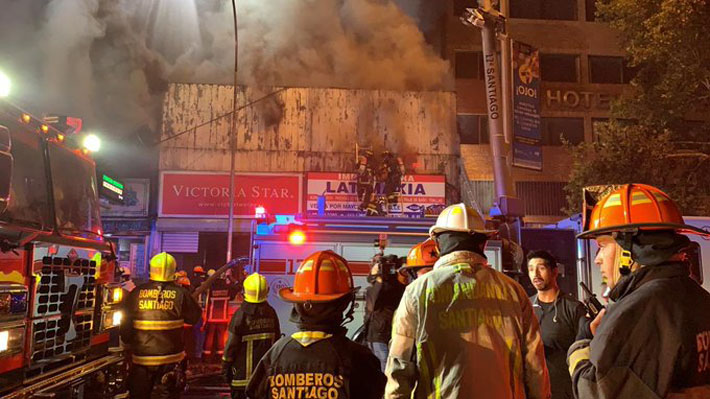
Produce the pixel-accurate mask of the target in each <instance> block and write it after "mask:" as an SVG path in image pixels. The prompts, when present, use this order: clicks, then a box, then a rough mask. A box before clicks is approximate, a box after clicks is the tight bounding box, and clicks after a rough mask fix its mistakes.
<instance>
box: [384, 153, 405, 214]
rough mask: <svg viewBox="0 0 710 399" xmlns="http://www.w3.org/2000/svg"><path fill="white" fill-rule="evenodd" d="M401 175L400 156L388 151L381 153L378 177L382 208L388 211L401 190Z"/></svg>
mask: <svg viewBox="0 0 710 399" xmlns="http://www.w3.org/2000/svg"><path fill="white" fill-rule="evenodd" d="M402 176H404V162H403V161H402V158H400V157H398V156H396V155H394V154H393V153H391V152H389V151H385V152H383V153H382V164H381V165H380V173H379V178H380V181H381V182H382V183H384V187H383V193H382V194H383V196H382V198H383V199H384V210H385V212H389V211H390V209H391V207H392V205H394V204H397V203H398V202H399V196H400V193H401V191H402Z"/></svg>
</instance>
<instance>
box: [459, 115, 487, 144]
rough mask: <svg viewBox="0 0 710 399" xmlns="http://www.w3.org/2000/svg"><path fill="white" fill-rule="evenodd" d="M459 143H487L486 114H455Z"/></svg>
mask: <svg viewBox="0 0 710 399" xmlns="http://www.w3.org/2000/svg"><path fill="white" fill-rule="evenodd" d="M456 122H457V123H456V124H457V126H458V131H459V137H460V139H461V144H488V115H465V114H461V115H457V116H456Z"/></svg>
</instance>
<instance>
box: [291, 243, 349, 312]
mask: <svg viewBox="0 0 710 399" xmlns="http://www.w3.org/2000/svg"><path fill="white" fill-rule="evenodd" d="M353 291H354V287H353V275H352V273H351V272H350V268H349V267H348V262H347V261H346V260H345V259H344V258H343V257H341V256H340V255H338V254H336V253H335V252H333V251H330V250H328V251H318V252H316V253H314V254H312V255H311V256H309V257H307V258H306V259H304V260H303V263H301V266H299V267H298V271H297V272H296V276H295V277H294V280H293V287H287V288H282V289H281V290H280V291H279V296H280V297H281V299H283V300H284V301H286V302H330V301H334V300H336V299H339V298H342V297H344V296H345V295H348V294H350V293H352V292H353Z"/></svg>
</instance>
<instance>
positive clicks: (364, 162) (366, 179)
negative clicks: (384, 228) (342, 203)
mask: <svg viewBox="0 0 710 399" xmlns="http://www.w3.org/2000/svg"><path fill="white" fill-rule="evenodd" d="M372 156H373V153H372V150H362V151H360V154H359V156H358V161H357V164H356V165H355V170H356V174H357V196H358V200H360V210H361V211H367V215H368V216H374V215H375V214H374V213H373V210H375V209H376V208H375V204H374V202H373V192H374V187H375V172H374V171H373V170H372Z"/></svg>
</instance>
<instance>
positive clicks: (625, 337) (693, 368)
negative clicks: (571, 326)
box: [568, 263, 710, 399]
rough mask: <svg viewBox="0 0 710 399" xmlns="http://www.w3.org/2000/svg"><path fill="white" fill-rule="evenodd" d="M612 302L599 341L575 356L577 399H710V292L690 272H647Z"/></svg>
mask: <svg viewBox="0 0 710 399" xmlns="http://www.w3.org/2000/svg"><path fill="white" fill-rule="evenodd" d="M610 298H611V299H613V300H615V301H616V303H614V304H612V305H611V306H609V307H608V309H607V312H606V314H605V315H604V316H603V318H602V321H601V324H600V325H599V328H598V329H597V331H596V335H595V336H594V338H593V339H592V340H591V341H590V340H581V341H577V342H576V343H575V344H574V345H572V347H571V348H570V350H569V357H568V363H569V365H570V374H571V375H572V384H573V388H574V391H575V396H576V397H577V398H590V399H601V398H635V399H646V398H648V399H651V398H653V399H656V398H710V311H708V309H710V293H708V292H707V291H705V290H704V289H703V288H702V287H701V286H700V285H698V284H697V283H696V282H695V281H693V280H692V279H691V278H690V277H689V272H688V269H687V267H686V266H685V265H684V264H681V263H666V264H661V265H658V266H647V267H642V268H640V269H639V270H637V271H635V272H634V273H632V274H631V275H629V276H626V277H624V278H622V279H621V280H620V281H619V283H618V284H617V285H616V286H615V287H614V289H612V291H611V293H610Z"/></svg>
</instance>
